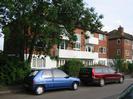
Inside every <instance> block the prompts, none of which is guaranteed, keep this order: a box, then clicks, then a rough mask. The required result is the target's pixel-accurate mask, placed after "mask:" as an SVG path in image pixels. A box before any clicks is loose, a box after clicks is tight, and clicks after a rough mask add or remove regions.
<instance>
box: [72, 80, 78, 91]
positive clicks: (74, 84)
mask: <svg viewBox="0 0 133 99" xmlns="http://www.w3.org/2000/svg"><path fill="white" fill-rule="evenodd" d="M77 89H78V83H76V82H74V83H73V84H72V90H77Z"/></svg>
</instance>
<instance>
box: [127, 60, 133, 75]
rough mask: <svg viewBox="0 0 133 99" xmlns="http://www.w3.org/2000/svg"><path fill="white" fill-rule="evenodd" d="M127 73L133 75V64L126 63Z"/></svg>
mask: <svg viewBox="0 0 133 99" xmlns="http://www.w3.org/2000/svg"><path fill="white" fill-rule="evenodd" d="M128 71H129V73H133V62H132V63H128Z"/></svg>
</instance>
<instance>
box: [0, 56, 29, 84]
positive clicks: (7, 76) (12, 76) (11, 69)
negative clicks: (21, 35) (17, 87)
mask: <svg viewBox="0 0 133 99" xmlns="http://www.w3.org/2000/svg"><path fill="white" fill-rule="evenodd" d="M29 71H30V67H29V65H27V62H20V61H19V60H18V59H17V58H13V57H12V58H9V57H7V56H5V55H0V84H1V85H11V84H16V83H22V81H23V79H24V77H25V76H26V75H27V73H28V72H29Z"/></svg>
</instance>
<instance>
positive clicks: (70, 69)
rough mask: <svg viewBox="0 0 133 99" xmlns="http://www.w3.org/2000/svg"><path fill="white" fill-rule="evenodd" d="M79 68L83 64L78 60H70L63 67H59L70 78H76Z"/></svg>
mask: <svg viewBox="0 0 133 99" xmlns="http://www.w3.org/2000/svg"><path fill="white" fill-rule="evenodd" d="M81 67H83V64H82V62H81V61H80V60H76V59H71V60H68V61H67V62H66V63H65V65H63V66H61V67H59V69H62V70H63V71H64V72H66V73H67V74H68V75H70V76H74V77H78V74H79V71H80V68H81Z"/></svg>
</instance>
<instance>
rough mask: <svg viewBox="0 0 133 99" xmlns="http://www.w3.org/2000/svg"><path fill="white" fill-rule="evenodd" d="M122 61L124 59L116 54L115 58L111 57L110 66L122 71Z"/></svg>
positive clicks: (123, 68)
mask: <svg viewBox="0 0 133 99" xmlns="http://www.w3.org/2000/svg"><path fill="white" fill-rule="evenodd" d="M124 62H125V60H124V59H122V58H121V57H120V56H116V57H115V59H113V64H112V66H113V67H114V68H115V69H116V71H121V72H124V70H125V65H124Z"/></svg>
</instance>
